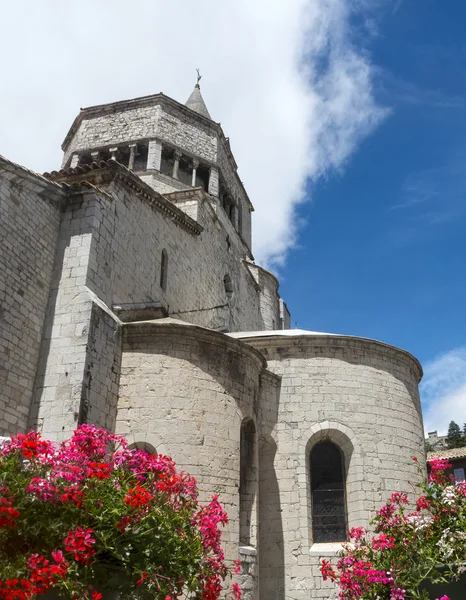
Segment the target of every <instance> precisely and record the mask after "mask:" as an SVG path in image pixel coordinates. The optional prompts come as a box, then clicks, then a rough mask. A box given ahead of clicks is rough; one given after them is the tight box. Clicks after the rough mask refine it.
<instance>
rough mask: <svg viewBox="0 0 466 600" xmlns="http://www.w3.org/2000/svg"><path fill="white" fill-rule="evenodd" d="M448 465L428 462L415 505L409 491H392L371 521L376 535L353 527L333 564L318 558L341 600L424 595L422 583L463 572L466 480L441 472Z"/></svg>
mask: <svg viewBox="0 0 466 600" xmlns="http://www.w3.org/2000/svg"><path fill="white" fill-rule="evenodd" d="M450 467H451V465H450V464H449V463H448V461H447V460H444V459H433V460H432V461H430V468H431V471H430V475H429V478H428V480H427V481H426V482H424V483H422V484H419V485H418V486H417V487H418V488H419V489H420V491H421V495H420V496H419V497H418V498H417V500H416V503H415V505H410V502H409V499H408V496H407V494H404V493H398V492H397V493H394V494H392V496H391V498H390V499H389V501H388V502H387V503H386V504H385V506H383V507H382V508H381V509H380V510H379V511H378V512H377V514H376V517H375V518H374V520H373V522H372V524H373V525H374V533H375V535H372V536H370V535H369V534H368V533H367V531H366V530H365V529H364V528H362V527H357V528H353V529H352V530H351V531H350V532H349V537H350V540H351V541H350V542H349V543H347V544H344V549H343V551H342V554H341V557H340V558H339V560H338V562H337V565H336V567H334V566H333V565H332V564H331V563H330V562H329V561H326V560H324V561H322V566H321V572H322V575H323V577H324V579H327V578H330V579H331V580H332V581H336V582H337V583H338V585H339V587H340V599H341V600H408V599H409V600H421V599H428V598H429V595H428V592H427V591H426V590H425V589H424V585H425V584H426V582H429V583H433V584H438V583H447V582H451V581H453V580H455V579H457V578H458V577H459V576H460V575H461V574H462V573H463V572H464V571H465V568H466V567H465V566H464V565H465V560H466V484H464V483H462V484H459V485H455V484H454V482H453V481H452V480H451V478H449V477H448V476H447V475H446V473H445V471H446V470H447V469H448V468H450ZM441 600H449V598H448V597H447V596H443V597H442V598H441Z"/></svg>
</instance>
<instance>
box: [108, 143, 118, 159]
mask: <svg viewBox="0 0 466 600" xmlns="http://www.w3.org/2000/svg"><path fill="white" fill-rule="evenodd" d="M108 151H109V152H110V160H116V159H117V154H118V146H115V147H114V148H109V149H108Z"/></svg>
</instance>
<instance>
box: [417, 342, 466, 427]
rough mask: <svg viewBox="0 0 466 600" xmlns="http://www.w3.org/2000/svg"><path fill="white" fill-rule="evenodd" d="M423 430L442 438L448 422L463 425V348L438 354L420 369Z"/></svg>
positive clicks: (465, 356)
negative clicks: (434, 432) (439, 435)
mask: <svg viewBox="0 0 466 600" xmlns="http://www.w3.org/2000/svg"><path fill="white" fill-rule="evenodd" d="M420 390H421V398H422V401H423V406H424V425H425V430H426V432H427V431H433V430H435V429H436V430H437V431H438V432H439V434H446V432H447V430H448V425H449V423H450V421H455V422H456V423H458V425H459V426H460V427H463V424H464V423H465V422H466V347H462V348H455V349H454V350H451V351H450V352H447V353H446V354H442V355H441V356H439V357H437V358H436V359H434V360H433V361H431V362H430V363H427V364H426V365H425V367H424V378H423V380H422V382H421V386H420Z"/></svg>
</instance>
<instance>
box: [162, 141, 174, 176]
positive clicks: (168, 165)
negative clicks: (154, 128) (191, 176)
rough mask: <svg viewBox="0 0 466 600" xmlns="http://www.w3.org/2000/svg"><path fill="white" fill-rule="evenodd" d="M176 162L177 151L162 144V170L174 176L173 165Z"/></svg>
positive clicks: (165, 173)
mask: <svg viewBox="0 0 466 600" xmlns="http://www.w3.org/2000/svg"><path fill="white" fill-rule="evenodd" d="M174 164H175V151H174V150H172V148H167V147H166V146H162V160H161V163H160V172H161V173H163V174H164V175H168V176H169V177H173V165H174Z"/></svg>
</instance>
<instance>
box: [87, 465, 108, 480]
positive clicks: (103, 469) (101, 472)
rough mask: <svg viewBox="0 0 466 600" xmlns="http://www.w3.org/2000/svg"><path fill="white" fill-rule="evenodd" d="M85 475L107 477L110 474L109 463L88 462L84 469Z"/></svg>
mask: <svg viewBox="0 0 466 600" xmlns="http://www.w3.org/2000/svg"><path fill="white" fill-rule="evenodd" d="M86 475H87V476H88V477H95V478H96V479H108V477H109V476H110V465H109V464H107V463H100V462H90V463H89V464H88V467H87V469H86Z"/></svg>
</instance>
